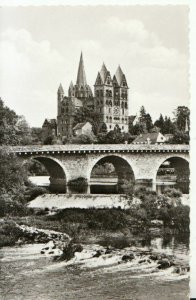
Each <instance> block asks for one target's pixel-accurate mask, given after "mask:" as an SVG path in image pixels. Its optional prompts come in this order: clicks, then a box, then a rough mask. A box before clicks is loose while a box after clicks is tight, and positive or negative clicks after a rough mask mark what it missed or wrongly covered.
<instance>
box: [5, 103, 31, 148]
mask: <svg viewBox="0 0 196 300" xmlns="http://www.w3.org/2000/svg"><path fill="white" fill-rule="evenodd" d="M29 143H31V129H30V127H29V125H28V124H27V122H26V120H25V118H24V117H23V116H18V115H17V114H16V113H15V112H14V111H13V110H11V109H9V108H8V107H7V106H5V105H4V102H3V101H2V99H1V98H0V145H27V144H29Z"/></svg>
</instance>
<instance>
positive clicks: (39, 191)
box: [25, 186, 49, 201]
mask: <svg viewBox="0 0 196 300" xmlns="http://www.w3.org/2000/svg"><path fill="white" fill-rule="evenodd" d="M46 193H49V190H48V189H46V188H44V187H40V186H29V187H28V188H27V190H26V192H25V198H26V200H27V201H31V200H33V199H35V198H36V197H38V196H40V195H43V194H46Z"/></svg>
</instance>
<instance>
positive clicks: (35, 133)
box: [31, 127, 42, 145]
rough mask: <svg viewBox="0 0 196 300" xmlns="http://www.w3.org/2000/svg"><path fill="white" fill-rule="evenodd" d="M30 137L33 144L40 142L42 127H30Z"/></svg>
mask: <svg viewBox="0 0 196 300" xmlns="http://www.w3.org/2000/svg"><path fill="white" fill-rule="evenodd" d="M31 137H32V144H33V145H40V144H42V128H40V127H32V128H31Z"/></svg>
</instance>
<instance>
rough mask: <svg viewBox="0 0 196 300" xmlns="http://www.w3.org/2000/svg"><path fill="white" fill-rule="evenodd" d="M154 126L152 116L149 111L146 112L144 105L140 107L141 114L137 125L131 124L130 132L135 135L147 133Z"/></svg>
mask: <svg viewBox="0 0 196 300" xmlns="http://www.w3.org/2000/svg"><path fill="white" fill-rule="evenodd" d="M152 128H153V123H152V118H151V116H150V114H149V113H147V112H146V109H145V107H144V106H142V107H141V108H140V114H139V118H138V122H137V123H136V124H135V125H131V124H130V125H129V132H130V133H131V134H133V135H139V134H141V133H147V132H149V131H150V130H151V129H152Z"/></svg>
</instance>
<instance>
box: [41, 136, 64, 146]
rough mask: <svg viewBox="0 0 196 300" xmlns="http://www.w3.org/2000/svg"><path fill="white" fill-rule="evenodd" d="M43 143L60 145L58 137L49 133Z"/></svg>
mask: <svg viewBox="0 0 196 300" xmlns="http://www.w3.org/2000/svg"><path fill="white" fill-rule="evenodd" d="M43 144H44V145H61V144H62V141H61V139H60V138H58V137H57V136H54V135H49V136H47V138H46V139H45V140H44V142H43Z"/></svg>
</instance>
